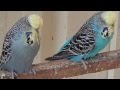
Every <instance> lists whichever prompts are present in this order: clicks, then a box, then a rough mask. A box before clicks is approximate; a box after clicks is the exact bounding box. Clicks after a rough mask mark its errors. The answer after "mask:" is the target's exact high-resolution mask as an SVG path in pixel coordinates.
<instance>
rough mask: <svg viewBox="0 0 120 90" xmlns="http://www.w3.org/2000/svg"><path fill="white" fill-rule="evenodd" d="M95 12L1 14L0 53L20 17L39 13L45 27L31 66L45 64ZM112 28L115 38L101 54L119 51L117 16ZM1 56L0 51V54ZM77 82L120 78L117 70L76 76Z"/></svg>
mask: <svg viewBox="0 0 120 90" xmlns="http://www.w3.org/2000/svg"><path fill="white" fill-rule="evenodd" d="M96 12H98V11H0V31H1V32H0V51H1V49H2V44H3V41H4V37H5V35H6V33H7V32H8V31H9V29H10V28H11V26H12V25H13V24H14V23H15V22H16V21H17V20H18V19H20V18H21V17H22V16H25V15H29V14H38V15H40V16H42V18H43V20H44V25H43V27H42V29H41V31H40V32H41V36H42V37H41V49H40V50H39V53H38V54H37V56H36V57H35V60H34V62H33V64H37V63H44V62H45V60H44V59H45V58H46V57H49V56H51V55H53V54H55V53H56V52H57V51H58V49H59V48H60V47H61V45H62V44H63V43H64V42H65V40H66V39H68V38H69V37H70V36H72V35H74V34H75V33H76V32H77V31H78V29H80V27H81V26H82V25H83V23H84V22H85V21H86V20H87V19H88V18H90V17H91V16H92V15H93V14H94V13H96ZM116 13H117V15H118V21H117V23H116V25H115V35H114V38H113V39H112V41H111V43H110V44H109V45H108V46H107V47H106V48H105V49H104V50H103V51H101V52H106V51H111V50H116V49H120V30H119V29H118V28H119V27H120V20H119V17H120V14H119V11H116ZM0 53H1V52H0ZM71 78H78V79H79V78H80V79H92V78H93V79H107V78H111V79H112V78H115V79H120V69H116V70H109V71H102V72H98V73H92V74H86V75H81V76H75V77H71Z"/></svg>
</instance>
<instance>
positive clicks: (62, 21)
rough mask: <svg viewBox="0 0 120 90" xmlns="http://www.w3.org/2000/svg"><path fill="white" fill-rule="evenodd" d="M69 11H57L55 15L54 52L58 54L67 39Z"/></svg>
mask: <svg viewBox="0 0 120 90" xmlns="http://www.w3.org/2000/svg"><path fill="white" fill-rule="evenodd" d="M67 15H68V12H67V11H56V12H55V14H54V27H55V28H54V41H53V43H54V44H53V47H54V52H57V51H58V50H59V48H60V47H61V46H62V45H63V43H64V41H65V40H66V37H67V18H68V16H67Z"/></svg>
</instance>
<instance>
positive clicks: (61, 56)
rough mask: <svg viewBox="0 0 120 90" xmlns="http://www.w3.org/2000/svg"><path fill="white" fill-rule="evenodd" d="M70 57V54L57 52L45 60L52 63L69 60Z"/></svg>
mask: <svg viewBox="0 0 120 90" xmlns="http://www.w3.org/2000/svg"><path fill="white" fill-rule="evenodd" d="M70 57H71V54H70V52H59V53H57V54H55V55H53V56H52V57H48V58H46V59H45V60H48V61H53V60H60V59H65V58H66V59H69V58H70Z"/></svg>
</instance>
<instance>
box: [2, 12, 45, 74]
mask: <svg viewBox="0 0 120 90" xmlns="http://www.w3.org/2000/svg"><path fill="white" fill-rule="evenodd" d="M42 25H43V20H42V18H41V17H40V16H39V15H35V14H32V15H27V16H24V17H22V18H20V19H19V20H18V21H17V22H16V23H15V24H14V25H13V26H12V28H11V29H10V30H9V32H8V33H7V34H6V37H5V39H4V43H3V48H2V54H1V57H0V67H1V69H2V70H5V71H8V72H15V73H16V74H18V73H25V72H29V71H31V70H32V69H31V66H32V63H33V60H34V57H35V56H36V55H37V53H38V50H39V48H40V36H39V29H40V28H41V27H42Z"/></svg>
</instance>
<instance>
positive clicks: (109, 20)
mask: <svg viewBox="0 0 120 90" xmlns="http://www.w3.org/2000/svg"><path fill="white" fill-rule="evenodd" d="M102 19H103V20H104V22H105V23H106V25H107V26H108V33H107V35H108V36H109V37H110V36H111V35H112V34H113V32H114V25H115V23H116V21H117V14H116V12H113V11H105V12H103V13H102Z"/></svg>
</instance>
